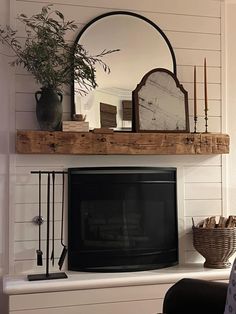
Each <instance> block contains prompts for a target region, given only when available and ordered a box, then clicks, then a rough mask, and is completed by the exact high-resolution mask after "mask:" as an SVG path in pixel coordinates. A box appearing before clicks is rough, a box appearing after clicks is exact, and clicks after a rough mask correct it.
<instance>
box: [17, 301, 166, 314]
mask: <svg viewBox="0 0 236 314" xmlns="http://www.w3.org/2000/svg"><path fill="white" fill-rule="evenodd" d="M162 303H163V300H162V299H154V300H139V301H133V300H132V301H127V302H118V303H116V302H113V303H105V304H103V303H100V304H93V305H90V304H88V305H79V306H78V305H76V306H67V307H53V308H50V309H49V308H46V309H42V308H40V309H35V310H32V309H30V310H27V314H65V313H66V314H91V313H96V314H111V313H123V314H130V313H136V314H143V313H145V311H146V310H147V308H148V310H149V311H150V313H156V311H161V310H162ZM17 313H18V314H25V310H20V311H17Z"/></svg>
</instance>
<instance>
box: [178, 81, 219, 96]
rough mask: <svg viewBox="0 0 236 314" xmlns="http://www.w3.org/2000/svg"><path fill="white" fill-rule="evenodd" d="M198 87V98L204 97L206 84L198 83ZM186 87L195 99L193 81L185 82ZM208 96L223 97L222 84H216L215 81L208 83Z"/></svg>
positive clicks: (189, 94)
mask: <svg viewBox="0 0 236 314" xmlns="http://www.w3.org/2000/svg"><path fill="white" fill-rule="evenodd" d="M196 85H197V86H196V89H197V98H198V99H204V84H203V83H197V84H196ZM183 87H184V89H186V90H187V91H188V97H189V98H191V99H193V96H194V92H193V88H194V85H193V83H188V82H186V83H183ZM207 96H208V99H213V100H220V99H221V84H215V83H207Z"/></svg>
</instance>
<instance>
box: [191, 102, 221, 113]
mask: <svg viewBox="0 0 236 314" xmlns="http://www.w3.org/2000/svg"><path fill="white" fill-rule="evenodd" d="M188 105H189V106H188V107H189V115H191V116H193V113H194V109H193V107H194V105H193V99H188ZM204 109H205V100H204V99H197V111H198V113H200V114H201V115H203V114H204V113H205V112H204ZM208 115H209V116H213V117H221V100H220V99H218V100H212V99H211V100H210V99H209V100H208Z"/></svg>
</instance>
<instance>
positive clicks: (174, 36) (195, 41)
mask: <svg viewBox="0 0 236 314" xmlns="http://www.w3.org/2000/svg"><path fill="white" fill-rule="evenodd" d="M165 33H166V35H167V37H168V39H169V41H170V42H171V45H172V47H173V48H174V49H175V48H181V49H183V48H185V49H201V50H216V51H219V50H220V49H221V41H220V35H217V34H199V33H184V32H174V31H166V32H165Z"/></svg>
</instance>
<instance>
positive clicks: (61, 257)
mask: <svg viewBox="0 0 236 314" xmlns="http://www.w3.org/2000/svg"><path fill="white" fill-rule="evenodd" d="M64 194H65V175H64V172H63V173H62V201H61V203H62V205H61V245H62V246H63V250H62V253H61V256H60V259H59V262H58V265H59V269H60V270H61V269H62V266H63V264H64V261H65V258H66V254H67V247H66V245H65V244H64V241H63V233H64V232H63V231H64V230H63V229H64V202H65V200H64Z"/></svg>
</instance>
